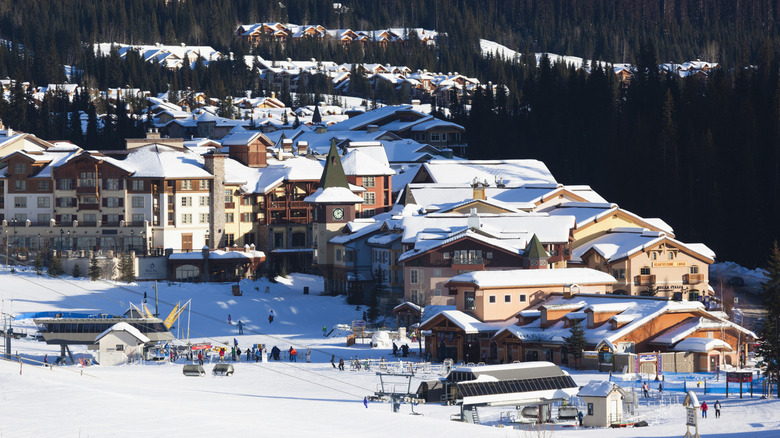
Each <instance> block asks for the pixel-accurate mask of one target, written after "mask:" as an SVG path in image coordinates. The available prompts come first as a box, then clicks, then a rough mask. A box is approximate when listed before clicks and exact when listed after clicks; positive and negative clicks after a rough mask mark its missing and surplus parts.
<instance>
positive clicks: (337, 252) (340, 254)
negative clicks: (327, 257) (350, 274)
mask: <svg viewBox="0 0 780 438" xmlns="http://www.w3.org/2000/svg"><path fill="white" fill-rule="evenodd" d="M341 259H342V251H341V250H340V249H337V250H336V261H337V262H340V261H341Z"/></svg>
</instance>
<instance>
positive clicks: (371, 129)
mask: <svg viewBox="0 0 780 438" xmlns="http://www.w3.org/2000/svg"><path fill="white" fill-rule="evenodd" d="M377 131H379V126H377V125H368V126H366V132H367V133H372V132H377Z"/></svg>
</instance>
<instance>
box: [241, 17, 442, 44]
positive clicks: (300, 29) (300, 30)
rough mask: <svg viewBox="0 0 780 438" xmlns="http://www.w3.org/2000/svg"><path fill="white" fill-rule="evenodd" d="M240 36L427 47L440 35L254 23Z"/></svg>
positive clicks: (405, 30) (418, 30)
mask: <svg viewBox="0 0 780 438" xmlns="http://www.w3.org/2000/svg"><path fill="white" fill-rule="evenodd" d="M236 35H238V36H240V37H242V38H244V39H246V40H247V41H249V42H250V43H255V44H256V43H258V42H259V41H260V40H261V39H263V38H268V39H269V40H272V41H276V42H280V43H285V42H287V41H289V40H293V39H301V38H316V39H322V40H331V41H336V42H338V43H340V44H343V45H349V44H353V43H358V44H369V43H373V44H379V45H383V46H386V45H387V44H395V43H404V42H406V41H409V40H410V39H411V38H415V39H417V40H419V41H420V42H422V43H424V44H435V42H436V37H437V36H438V32H436V31H434V30H426V29H423V28H388V29H379V30H352V29H326V28H325V27H323V26H321V25H298V24H290V23H287V24H283V23H254V24H244V25H240V26H238V28H237V29H236Z"/></svg>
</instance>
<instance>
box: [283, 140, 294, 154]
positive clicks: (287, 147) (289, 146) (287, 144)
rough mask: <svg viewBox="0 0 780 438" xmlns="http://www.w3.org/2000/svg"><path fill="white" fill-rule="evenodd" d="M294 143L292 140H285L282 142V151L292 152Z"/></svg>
mask: <svg viewBox="0 0 780 438" xmlns="http://www.w3.org/2000/svg"><path fill="white" fill-rule="evenodd" d="M292 148H293V141H292V139H291V138H285V139H284V140H282V150H283V151H284V152H292Z"/></svg>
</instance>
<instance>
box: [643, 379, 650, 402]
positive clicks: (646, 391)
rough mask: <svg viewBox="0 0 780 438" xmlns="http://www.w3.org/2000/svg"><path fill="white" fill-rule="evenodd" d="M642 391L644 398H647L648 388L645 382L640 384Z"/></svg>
mask: <svg viewBox="0 0 780 438" xmlns="http://www.w3.org/2000/svg"><path fill="white" fill-rule="evenodd" d="M642 391H643V392H644V393H645V398H647V397H648V396H649V392H650V388H649V386H648V385H647V382H645V383H643V384H642Z"/></svg>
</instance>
